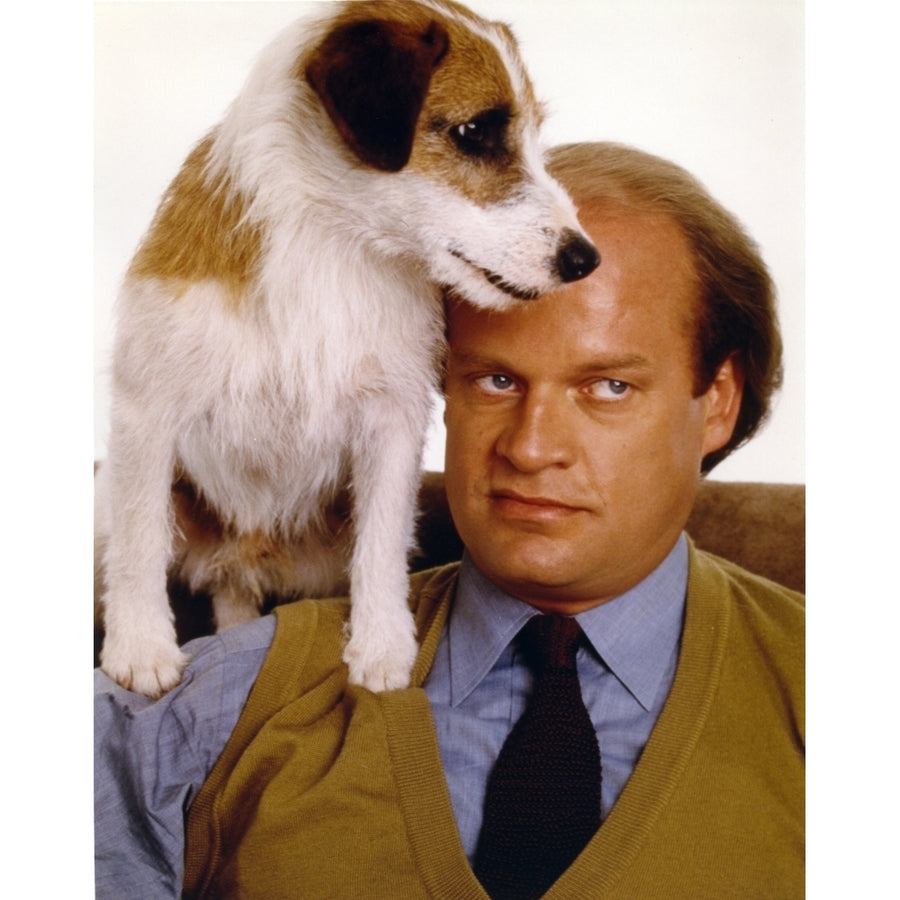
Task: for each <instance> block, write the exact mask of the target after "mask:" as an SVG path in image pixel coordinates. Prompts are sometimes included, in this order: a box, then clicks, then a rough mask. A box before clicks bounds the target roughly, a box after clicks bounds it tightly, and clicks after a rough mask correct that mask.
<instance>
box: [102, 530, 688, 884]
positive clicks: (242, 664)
mask: <svg viewBox="0 0 900 900" xmlns="http://www.w3.org/2000/svg"><path fill="white" fill-rule="evenodd" d="M687 565H688V563H687V543H686V540H685V538H684V537H683V536H682V537H681V538H680V539H679V541H678V543H677V544H676V545H675V547H674V548H673V550H672V551H671V553H670V554H669V555H668V557H667V558H666V559H665V560H664V561H663V563H662V564H661V565H660V566H659V567H658V568H657V569H656V570H655V571H654V572H652V573H651V574H650V575H649V576H648V577H647V578H645V579H644V581H642V582H641V583H640V584H639V585H637V586H636V587H634V588H633V589H632V590H630V591H628V592H627V593H625V594H623V595H622V596H620V597H618V598H616V599H614V600H611V601H609V602H608V603H605V604H602V605H601V606H598V607H595V608H594V609H592V610H589V611H587V612H585V613H581V614H580V615H578V616H577V619H578V622H579V624H580V625H581V627H582V629H583V630H584V633H585V635H586V636H587V638H588V641H589V642H590V646H589V647H582V648H581V649H580V650H579V651H578V658H577V665H578V673H579V678H580V681H581V686H582V695H583V697H584V701H585V705H586V706H587V708H588V710H589V712H590V715H591V719H592V721H593V722H594V726H595V728H596V729H597V735H598V741H599V744H600V754H601V762H602V768H603V783H602V797H601V814H602V816H603V817H604V818H605V816H606V815H607V814H608V813H609V810H610V809H611V808H612V805H613V804H614V803H615V801H616V798H617V797H618V796H619V793H620V792H621V790H622V788H623V786H624V784H625V782H626V781H627V780H628V777H629V776H630V774H631V772H632V770H633V768H634V766H635V764H636V763H637V761H638V758H639V757H640V754H641V751H642V749H643V747H644V745H645V743H646V742H647V738H648V737H649V735H650V731H651V730H652V728H653V725H654V724H655V722H656V718H657V716H658V715H659V712H660V710H661V709H662V706H663V704H664V702H665V700H666V697H667V696H668V693H669V689H670V687H671V684H672V680H673V678H674V674H675V667H676V663H677V659H678V649H679V641H680V635H681V628H682V623H683V618H684V600H685V595H686V590H687ZM534 614H535V610H534V608H533V607H531V606H529V605H527V604H526V603H523V602H522V601H520V600H517V599H515V598H513V597H511V596H509V595H508V594H505V593H503V592H502V591H500V590H499V589H498V588H496V587H495V586H494V585H493V584H492V583H491V582H489V581H488V580H487V579H486V578H484V576H482V575H481V573H480V572H479V571H478V570H477V569H476V568H475V567H474V565H473V564H472V563H471V561H470V560H469V559H468V557H464V559H463V563H462V566H461V570H460V578H459V586H458V590H457V594H456V598H455V600H454V605H453V609H452V612H451V615H450V619H449V622H448V626H447V628H446V629H445V631H444V634H443V635H442V637H441V640H440V643H439V645H438V650H437V655H436V658H435V661H434V665H433V667H432V669H431V672H430V673H429V675H428V677H427V679H426V682H425V685H424V688H425V691H426V693H427V695H428V699H429V701H430V704H431V709H432V714H433V716H434V722H435V727H436V730H437V736H438V744H439V747H440V753H441V758H442V763H443V766H444V769H445V772H446V777H447V783H448V786H449V790H450V797H451V800H452V803H453V808H454V812H455V814H456V819H457V823H458V827H459V832H460V837H461V839H462V843H463V847H464V848H465V850H466V853H467V855H468V856H469V858H470V859H471V858H472V856H473V854H474V850H475V844H476V842H477V839H478V832H479V829H480V827H481V807H482V801H483V797H484V791H485V785H486V781H487V776H488V773H489V771H490V769H491V766H492V765H493V762H494V760H495V759H496V757H497V754H498V753H499V751H500V747H501V745H502V744H503V741H504V740H505V739H506V736H507V734H508V733H509V731H510V730H511V728H512V726H513V725H514V724H515V722H516V720H517V719H518V718H519V716H520V715H521V713H522V710H523V709H524V705H525V700H526V698H527V696H528V693H529V689H530V685H531V679H532V676H531V673H530V670H529V669H528V667H527V665H526V664H525V662H524V660H523V659H522V657H521V654H520V653H518V652H517V651H516V649H515V647H514V645H513V644H512V643H511V642H512V640H513V638H514V637H515V636H516V634H517V633H518V632H519V629H520V628H521V627H522V625H524V623H525V622H526V621H527V619H528V618H529V617H530V616H532V615H534ZM274 633H275V622H274V617H273V616H266V617H264V618H262V619H259V620H257V621H255V622H251V623H250V624H248V625H246V626H240V627H237V628H233V629H230V630H228V631H225V632H223V633H222V634H220V635H215V636H213V637H208V638H201V639H199V640H197V641H194V642H192V643H191V644H190V645H188V647H187V648H186V649H187V650H188V652H189V653H190V654H191V662H190V664H189V665H188V667H187V669H186V671H185V674H184V678H183V680H182V682H181V684H179V685H178V686H177V687H176V688H175V689H173V690H172V691H170V692H169V693H168V694H166V695H164V696H163V697H162V698H161V699H160V700H157V701H151V700H148V699H147V698H145V697H141V696H139V695H136V694H132V693H130V692H128V691H125V690H123V689H122V688H120V687H119V686H118V685H116V684H115V683H113V682H112V681H110V679H109V678H107V677H106V676H105V675H104V674H103V672H101V671H100V670H97V672H96V673H95V693H96V705H95V794H96V811H95V840H96V848H97V859H96V873H97V897H101V898H102V897H109V898H116V900H127V898H129V897H132V896H133V897H136V898H141V900H145V898H148V897H164V896H170V897H177V896H179V895H180V891H181V880H182V873H183V854H184V821H185V817H186V813H187V810H188V809H189V807H190V803H191V801H192V800H193V798H194V796H195V795H196V793H197V791H198V790H199V789H200V786H201V785H202V784H203V782H204V781H205V779H206V777H207V775H208V774H209V772H210V771H211V770H212V767H213V765H214V764H215V762H216V760H217V759H218V757H219V755H220V753H221V752H222V750H223V749H224V747H225V744H226V742H227V741H228V738H229V736H230V735H231V732H232V730H233V729H234V726H235V724H236V722H237V720H238V717H239V716H240V713H241V710H242V708H243V706H244V703H245V702H246V699H247V696H248V695H249V693H250V689H251V687H252V686H253V683H254V682H255V680H256V677H257V675H258V674H259V670H260V668H261V666H262V664H263V661H264V659H265V656H266V653H267V652H268V649H269V647H270V646H271V642H272V639H273V637H274Z"/></svg>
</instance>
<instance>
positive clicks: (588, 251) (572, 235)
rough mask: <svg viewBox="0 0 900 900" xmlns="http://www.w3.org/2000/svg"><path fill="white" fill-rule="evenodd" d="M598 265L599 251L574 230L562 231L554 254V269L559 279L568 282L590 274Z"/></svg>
mask: <svg viewBox="0 0 900 900" xmlns="http://www.w3.org/2000/svg"><path fill="white" fill-rule="evenodd" d="M599 265H600V253H599V252H598V250H597V248H596V247H595V246H594V245H593V244H592V243H591V242H590V241H588V240H585V238H583V237H582V236H581V235H580V234H578V233H577V232H575V231H570V230H566V231H564V232H563V233H562V242H561V243H560V247H559V250H558V251H557V254H556V271H557V273H558V274H559V277H560V280H561V281H563V282H564V283H566V284H568V283H569V282H571V281H578V280H579V279H580V278H584V277H585V276H587V275H590V274H591V272H593V271H594V269H596V268H597V266H599Z"/></svg>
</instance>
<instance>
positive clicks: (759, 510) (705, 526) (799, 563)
mask: <svg viewBox="0 0 900 900" xmlns="http://www.w3.org/2000/svg"><path fill="white" fill-rule="evenodd" d="M805 500H806V491H805V487H804V485H801V484H769V483H761V482H727V481H713V480H706V481H704V482H703V483H702V484H701V486H700V492H699V494H698V497H697V503H696V505H695V507H694V510H693V512H692V514H691V518H690V520H689V521H688V525H687V531H688V534H690V536H691V537H692V538H693V540H694V541H695V542H696V544H697V545H698V546H699V547H701V548H702V549H704V550H708V551H710V552H711V553H715V554H717V555H718V556H723V557H725V558H726V559H730V560H732V561H733V562H736V563H738V564H739V565H742V566H744V568H746V569H749V570H750V571H751V572H756V573H757V574H759V575H764V576H765V577H766V578H770V579H771V580H773V581H777V582H779V583H780V584H783V585H786V586H787V587H791V588H794V589H795V590H798V591H804V589H805V585H806V560H805V547H806V513H805ZM420 509H421V516H420V519H419V532H418V542H419V548H420V549H419V553H418V554H417V555H416V557H415V558H414V559H413V560H412V567H413V568H414V569H416V570H418V569H424V568H427V567H429V566H433V565H440V564H442V563H445V562H451V561H453V560H456V559H459V557H460V554H461V552H462V544H461V543H460V540H459V536H458V535H457V533H456V529H455V528H454V527H453V522H452V521H451V519H450V514H449V511H448V509H447V500H446V497H445V496H444V478H443V473H440V472H429V473H427V474H426V475H425V478H424V480H423V483H422V490H421V494H420ZM170 593H171V595H172V602H173V605H174V607H175V610H176V620H177V625H178V632H179V637H180V639H181V640H188V639H189V638H192V637H196V636H198V635H200V634H204V633H207V632H208V631H209V630H210V612H209V602H208V599H206V598H191V597H190V596H189V595H188V593H187V591H186V590H185V588H184V587H183V586H181V585H178V584H171V585H170ZM101 640H102V624H101V623H99V622H97V621H96V611H95V635H94V655H95V665H96V658H97V653H98V650H99V646H100V641H101Z"/></svg>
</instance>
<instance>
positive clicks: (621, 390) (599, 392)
mask: <svg viewBox="0 0 900 900" xmlns="http://www.w3.org/2000/svg"><path fill="white" fill-rule="evenodd" d="M630 392H631V385H630V384H629V383H628V382H627V381H618V380H616V379H615V378H600V379H599V380H597V381H594V382H591V386H590V393H591V396H592V397H596V398H597V399H598V400H622V399H624V398H625V397H627V396H628V394H629V393H630Z"/></svg>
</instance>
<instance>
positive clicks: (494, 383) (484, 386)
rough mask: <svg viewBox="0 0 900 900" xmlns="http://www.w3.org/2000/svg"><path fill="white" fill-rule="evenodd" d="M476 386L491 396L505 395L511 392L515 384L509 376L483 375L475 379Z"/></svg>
mask: <svg viewBox="0 0 900 900" xmlns="http://www.w3.org/2000/svg"><path fill="white" fill-rule="evenodd" d="M475 384H476V385H478V387H479V388H481V390H483V391H487V392H488V393H490V394H504V393H506V392H507V391H509V390H510V389H511V388H512V387H513V386H514V385H515V382H514V381H513V380H512V378H510V377H509V375H496V374H492V375H482V376H481V377H480V378H476V379H475Z"/></svg>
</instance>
